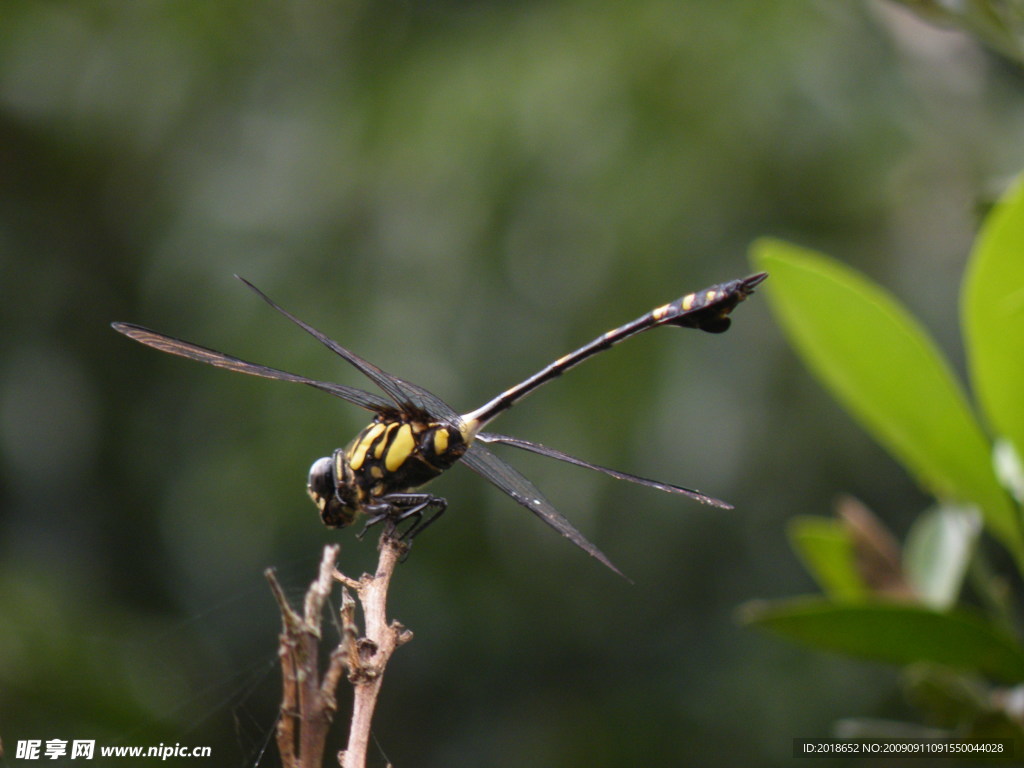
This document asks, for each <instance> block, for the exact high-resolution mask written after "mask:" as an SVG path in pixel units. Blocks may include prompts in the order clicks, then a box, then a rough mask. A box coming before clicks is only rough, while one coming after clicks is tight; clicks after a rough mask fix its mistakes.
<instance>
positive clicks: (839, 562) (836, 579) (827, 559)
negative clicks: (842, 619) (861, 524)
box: [789, 515, 868, 601]
mask: <svg viewBox="0 0 1024 768" xmlns="http://www.w3.org/2000/svg"><path fill="white" fill-rule="evenodd" d="M789 540H790V544H791V545H792V547H793V549H794V550H795V551H796V553H797V554H798V555H799V556H800V559H801V560H802V561H803V563H804V566H805V567H806V568H807V570H808V571H809V572H810V574H811V576H813V577H814V580H815V581H817V582H818V585H819V586H820V587H821V588H822V589H823V590H824V591H825V593H826V594H827V595H829V597H831V598H832V599H833V600H837V601H845V600H853V601H857V600H863V599H864V598H865V597H867V594H868V591H867V589H866V587H865V586H864V581H863V579H861V577H860V574H859V573H857V564H856V561H855V559H854V552H853V544H852V542H851V541H850V536H849V534H848V533H847V532H846V530H845V529H844V528H843V524H842V523H841V522H839V521H838V520H833V519H830V518H826V517H812V516H809V515H807V516H801V517H795V518H793V519H792V520H790V521H789Z"/></svg>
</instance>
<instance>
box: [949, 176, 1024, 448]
mask: <svg viewBox="0 0 1024 768" xmlns="http://www.w3.org/2000/svg"><path fill="white" fill-rule="evenodd" d="M962 310H963V313H962V321H963V326H964V338H965V342H966V345H967V361H968V366H969V368H970V374H971V385H972V387H973V388H974V391H975V393H976V395H977V398H978V403H979V405H980V406H981V410H982V413H984V415H985V419H986V420H987V422H988V424H989V426H990V427H991V428H992V430H993V431H994V432H995V433H996V434H997V435H999V436H1001V437H1004V438H1006V439H1008V440H1009V441H1010V442H1011V443H1012V444H1013V445H1014V447H1015V448H1016V450H1017V453H1018V454H1021V453H1024V395H1022V393H1024V183H1022V182H1018V183H1017V185H1016V186H1015V187H1014V188H1013V189H1012V190H1011V191H1010V192H1009V194H1007V195H1006V197H1005V198H1004V199H1003V200H1002V202H1000V203H999V205H997V206H996V207H995V208H994V209H993V210H992V212H991V213H990V214H989V216H988V217H987V218H986V220H985V224H984V227H983V228H982V231H981V235H980V236H979V237H978V241H977V244H976V245H975V248H974V252H973V253H972V254H971V260H970V263H969V264H968V267H967V274H966V276H965V278H964V286H963V295H962Z"/></svg>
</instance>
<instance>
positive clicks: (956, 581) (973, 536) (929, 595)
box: [903, 506, 981, 608]
mask: <svg viewBox="0 0 1024 768" xmlns="http://www.w3.org/2000/svg"><path fill="white" fill-rule="evenodd" d="M980 529H981V521H980V519H979V518H978V513H977V510H975V509H974V508H973V507H950V506H940V507H937V508H936V509H932V510H929V511H928V512H926V513H924V514H923V515H921V516H920V517H919V518H918V519H917V520H916V521H915V522H914V525H913V527H912V528H911V529H910V533H909V534H907V543H906V545H905V546H904V549H903V565H904V570H905V572H906V574H907V577H908V578H909V580H910V583H911V584H912V585H913V586H914V590H915V591H916V592H917V594H918V595H920V596H921V599H922V600H923V601H924V602H925V603H926V604H927V605H929V606H931V607H932V608H949V607H950V606H952V605H953V603H955V602H956V599H957V597H958V596H959V595H960V586H961V585H962V584H963V580H964V575H965V574H966V573H967V566H968V564H969V563H970V561H971V555H972V554H973V552H974V543H975V541H976V540H977V538H978V533H979V532H980Z"/></svg>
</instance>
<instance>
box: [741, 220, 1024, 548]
mask: <svg viewBox="0 0 1024 768" xmlns="http://www.w3.org/2000/svg"><path fill="white" fill-rule="evenodd" d="M753 260H754V262H755V264H756V266H757V268H759V269H763V270H766V271H767V272H769V273H770V274H771V279H770V280H769V281H768V282H767V283H765V292H766V294H767V296H768V300H769V302H770V304H771V306H772V309H773V310H774V312H775V314H776V316H777V318H778V319H779V322H780V324H781V325H782V327H783V329H784V330H785V332H786V334H787V335H788V336H789V339H790V341H791V342H792V343H793V345H794V346H795V347H796V349H797V351H798V352H799V353H800V354H801V355H802V356H803V358H804V361H805V362H806V363H807V365H808V366H809V367H810V368H811V370H812V371H814V372H815V373H816V374H817V376H818V377H819V378H820V379H821V381H822V382H823V383H824V384H825V386H826V387H827V388H828V389H829V390H830V391H831V392H832V393H833V395H835V397H836V398H837V399H838V400H839V401H840V402H841V403H842V404H843V405H844V406H845V407H846V408H847V410H849V411H850V413H851V414H853V415H854V416H855V417H856V418H857V419H858V420H859V421H860V422H861V424H862V425H863V426H864V427H865V428H866V429H867V430H868V431H869V432H870V433H871V434H872V435H873V436H874V438H875V439H876V440H877V441H878V442H879V443H880V444H881V445H883V446H884V447H885V448H886V449H887V450H888V451H889V452H890V453H891V454H892V455H893V456H894V457H895V458H896V459H897V460H898V461H900V462H901V463H902V464H903V465H904V466H905V467H906V468H907V469H908V470H909V471H910V472H911V473H912V474H913V475H914V476H915V477H916V478H917V479H918V481H919V482H920V483H921V484H922V485H923V486H925V487H926V488H927V489H928V490H929V491H931V492H932V493H933V494H934V495H935V496H937V497H938V498H939V499H940V500H943V501H962V502H973V503H975V504H977V505H978V506H979V507H980V508H981V509H982V511H983V514H984V517H985V522H986V524H987V525H988V526H989V527H990V528H991V530H992V532H993V533H994V534H995V535H996V536H998V537H999V538H1000V539H1001V540H1002V541H1003V542H1004V543H1005V544H1006V545H1007V546H1008V547H1009V548H1010V549H1011V550H1012V551H1013V552H1014V553H1015V554H1016V555H1017V556H1018V557H1022V556H1024V546H1022V539H1021V532H1020V527H1019V525H1018V521H1017V517H1016V512H1015V509H1014V506H1013V505H1012V504H1011V502H1010V500H1009V498H1008V497H1007V495H1006V493H1005V492H1004V491H1003V489H1002V487H1001V486H1000V485H999V483H998V481H997V480H996V477H995V474H994V472H993V470H992V464H991V461H990V455H989V454H990V446H989V444H988V441H987V440H986V438H985V435H984V434H983V433H982V430H981V428H980V426H979V425H978V423H977V420H976V419H975V418H974V414H973V413H972V411H971V408H970V406H969V405H968V402H967V399H966V397H965V395H964V392H963V390H962V388H961V387H960V385H959V383H958V382H957V381H956V379H955V378H954V377H953V374H952V372H951V371H950V368H949V365H948V364H947V362H946V360H945V358H944V357H943V356H942V355H941V354H940V352H939V351H938V349H937V348H936V346H935V344H934V343H933V342H932V340H931V338H930V337H929V335H928V334H927V333H926V332H925V330H924V329H923V328H922V327H921V326H920V325H919V324H918V323H917V321H916V320H915V319H914V318H913V317H912V316H911V315H910V314H909V313H908V312H907V311H906V310H905V309H904V308H903V307H902V306H901V305H900V304H899V303H898V302H897V301H896V300H895V299H894V298H893V297H892V296H891V295H890V294H889V293H887V292H886V291H885V290H883V289H882V288H880V287H879V286H877V285H876V284H874V283H872V282H871V281H869V280H868V279H867V278H865V277H864V276H863V275H861V274H859V273H857V272H855V271H854V270H852V269H850V268H849V267H846V266H844V265H842V264H840V263H839V262H836V261H834V260H832V259H829V258H827V257H826V256H823V255H821V254H818V253H815V252H812V251H808V250H805V249H802V248H798V247H796V246H793V245H789V244H787V243H782V242H779V241H775V240H761V241H758V242H757V243H756V244H755V246H754V252H753Z"/></svg>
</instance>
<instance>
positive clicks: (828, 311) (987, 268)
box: [745, 182, 1024, 740]
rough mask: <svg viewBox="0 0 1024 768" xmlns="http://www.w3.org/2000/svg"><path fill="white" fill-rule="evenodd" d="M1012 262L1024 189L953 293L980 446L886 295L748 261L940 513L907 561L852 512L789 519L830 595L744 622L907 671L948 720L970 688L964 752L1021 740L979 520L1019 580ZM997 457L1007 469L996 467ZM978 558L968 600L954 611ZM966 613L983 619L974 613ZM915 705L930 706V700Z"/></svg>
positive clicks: (924, 344)
mask: <svg viewBox="0 0 1024 768" xmlns="http://www.w3.org/2000/svg"><path fill="white" fill-rule="evenodd" d="M1022 252H1024V184H1022V183H1021V182H1018V183H1017V184H1016V185H1014V188H1013V189H1012V190H1011V191H1010V192H1009V193H1008V194H1007V195H1006V197H1005V198H1004V200H1002V201H1001V202H1000V203H999V204H998V205H997V206H996V207H995V208H993V210H992V211H991V212H990V213H989V215H988V216H987V218H986V221H985V223H984V226H983V227H982V230H981V233H980V235H979V237H978V242H977V244H976V245H975V248H974V250H973V253H972V256H971V259H970V261H969V263H968V265H967V277H966V279H965V281H964V286H963V290H962V307H961V314H962V319H963V325H964V332H965V343H966V345H967V347H968V355H967V359H968V362H969V364H970V374H971V381H972V383H973V385H974V390H975V391H976V392H978V393H979V396H980V400H981V404H982V406H983V407H982V408H981V409H980V410H981V411H982V412H983V413H984V414H985V415H986V416H987V421H988V422H989V424H990V426H991V432H992V434H993V435H994V439H989V438H987V437H986V436H985V435H984V432H983V430H982V427H981V425H980V423H979V422H978V421H977V419H976V417H975V415H974V411H973V408H972V407H971V405H970V404H969V403H968V401H967V398H966V397H965V395H964V394H963V392H962V389H961V387H960V385H959V384H958V382H957V381H956V380H955V378H954V376H953V374H952V372H951V370H950V366H949V365H948V363H947V362H946V360H945V358H944V356H943V355H942V354H941V352H939V350H938V348H937V346H936V345H935V344H934V342H933V341H932V340H931V338H930V337H929V336H928V334H927V332H926V331H925V330H924V329H923V328H922V327H920V326H919V325H918V324H917V323H916V321H915V320H914V318H913V317H912V316H911V315H910V314H909V313H908V312H907V311H906V310H905V309H904V308H903V307H902V305H900V304H899V302H898V301H897V300H896V299H895V298H894V297H892V296H890V295H888V294H887V293H886V292H885V291H884V290H882V289H881V288H880V287H879V286H877V285H875V284H874V283H872V282H871V281H870V280H868V279H867V278H865V277H864V276H863V275H860V274H858V273H856V272H855V271H853V270H852V269H850V268H849V267H845V266H843V265H840V264H839V263H837V262H834V261H832V260H831V259H829V258H828V257H826V256H823V255H821V254H816V253H812V252H810V251H808V250H806V249H803V248H798V247H796V246H792V245H789V244H787V243H784V242H781V241H767V240H766V241H762V242H760V243H758V244H756V245H755V247H754V254H753V261H754V264H755V265H756V267H757V268H759V269H765V270H769V271H770V272H771V273H772V278H773V283H772V285H771V287H769V288H768V289H767V290H768V295H769V297H770V299H771V304H772V306H773V308H774V309H775V312H776V314H777V316H778V317H779V320H780V323H781V325H782V327H783V329H784V330H785V331H786V334H787V335H788V336H789V338H790V340H791V341H792V343H793V345H794V347H795V348H796V349H797V350H798V351H799V353H800V354H801V356H802V357H803V358H804V359H805V361H806V362H807V364H808V366H809V367H810V368H811V370H813V371H814V372H815V373H816V374H817V375H818V378H820V379H821V381H822V383H823V384H824V385H825V386H826V387H827V388H828V389H829V390H830V391H831V392H832V394H833V395H834V396H835V397H836V399H837V400H839V402H840V403H842V404H843V405H844V406H845V407H846V408H847V409H848V410H849V411H850V413H851V414H852V415H853V416H854V417H855V418H857V419H858V420H859V421H860V422H861V423H862V425H863V426H864V427H865V429H866V430H867V431H868V432H869V433H870V434H871V435H872V436H873V437H874V438H875V439H876V440H877V441H878V442H879V443H880V444H881V445H882V446H884V447H885V448H886V449H887V450H888V451H889V452H890V453H891V454H892V455H893V457H894V458H896V459H897V460H898V461H900V462H901V463H902V464H903V465H904V466H905V467H906V468H907V470H908V471H909V472H910V473H911V474H912V475H914V476H915V477H916V478H917V479H918V481H919V482H920V483H921V485H922V486H923V487H924V488H926V489H927V490H928V491H929V492H930V493H931V494H933V495H934V496H935V497H936V501H937V505H938V506H937V507H936V508H935V509H933V510H929V511H926V513H925V514H924V515H922V517H921V519H920V520H919V521H918V523H917V524H916V525H915V526H914V527H912V528H911V530H910V533H909V534H908V537H907V545H906V548H905V551H904V553H902V556H901V553H900V551H899V547H898V545H896V544H895V543H894V542H893V540H892V537H891V536H890V535H889V534H888V532H887V531H885V527H884V525H882V524H881V523H880V522H878V521H876V520H874V518H873V517H872V516H871V513H870V512H868V511H866V510H863V509H862V508H853V509H851V508H850V506H849V504H847V505H846V507H845V508H843V507H841V508H840V509H839V510H838V511H839V518H840V519H839V520H836V521H832V520H827V519H824V518H813V517H801V518H797V519H796V520H794V522H793V524H792V525H791V531H792V536H793V541H794V545H795V547H796V549H797V552H798V553H799V554H800V555H801V557H802V559H803V560H804V562H805V563H806V564H807V566H808V568H809V570H810V571H811V573H812V575H814V577H815V578H816V579H817V581H818V582H819V584H820V585H821V586H822V587H823V589H824V591H825V593H826V596H825V597H823V598H817V599H806V598H801V599H790V600H784V601H777V602H775V603H771V604H763V603H762V604H757V603H754V604H750V605H748V606H747V608H746V610H745V614H746V616H747V619H748V620H749V621H751V622H753V623H755V624H757V625H760V626H763V627H766V628H769V629H772V630H774V631H776V632H779V633H781V634H783V635H786V636H789V637H792V638H795V639H797V640H799V641H801V642H803V643H806V644H808V645H811V646H813V647H818V648H824V649H828V650H836V651H840V652H844V653H849V654H851V655H854V656H862V657H866V658H870V659H877V660H882V661H888V662H893V663H898V664H904V665H914V667H913V669H914V672H913V674H915V675H918V676H922V677H926V678H927V679H928V680H929V682H930V685H931V688H932V689H933V691H934V692H938V693H941V694H943V695H942V696H941V697H940V702H941V703H942V707H941V708H942V709H945V708H946V702H947V701H948V700H949V699H950V698H954V697H955V692H957V691H960V690H962V689H963V688H964V687H966V686H973V687H974V688H975V689H977V690H978V691H979V694H980V695H978V696H977V697H975V699H974V701H975V705H974V706H966V705H965V706H961V707H960V708H959V709H960V711H959V712H958V713H957V716H956V717H955V718H946V720H947V722H946V723H945V725H946V727H948V728H949V729H950V731H949V734H950V736H951V737H956V738H961V739H967V738H991V737H999V736H1003V735H1006V734H1007V733H1009V735H1011V736H1012V737H1013V738H1015V739H1017V740H1020V738H1021V737H1022V736H1024V725H1022V723H1021V718H1020V715H1019V712H1018V710H1017V707H1016V706H1015V705H1014V704H1012V703H1011V702H1012V701H1013V699H1014V698H1015V697H1016V696H1017V695H1018V693H1017V691H1018V690H1019V686H1020V683H1021V680H1022V679H1024V647H1022V643H1021V639H1020V616H1019V615H1018V611H1017V609H1016V605H1017V604H1019V602H1020V600H1019V598H1016V596H1015V595H1012V594H1007V585H1008V584H1011V583H1016V584H1019V578H1017V579H1013V580H1011V579H1008V578H1007V576H1005V575H999V574H997V573H996V572H995V571H994V570H993V569H992V568H991V567H990V566H988V556H987V555H986V554H985V552H984V550H979V549H977V543H978V536H977V534H978V526H977V524H976V522H975V521H976V520H978V519H980V520H982V521H984V527H985V528H986V529H987V530H988V531H989V532H990V533H991V534H992V535H993V536H994V537H995V538H997V539H998V540H999V541H1000V542H1001V543H1002V544H1003V546H1005V547H1006V549H1007V550H1009V552H1010V554H1011V555H1012V558H1013V561H1014V563H1015V564H1016V566H1017V575H1018V577H1019V575H1020V573H1021V572H1022V571H1024V526H1022V515H1021V504H1022V503H1024V496H1022V495H1021V494H1020V493H1019V489H1021V488H1024V471H1022V466H1024V465H1022V462H1021V459H1020V457H1021V451H1022V449H1024V433H1022V432H1021V431H1020V430H1019V429H1018V428H1017V427H1018V426H1019V425H1020V424H1021V423H1022V420H1024V400H1022V399H1021V397H1020V394H1021V391H1022V389H1021V387H1020V386H1019V385H1020V383H1021V375H1022V373H1021V372H1022V368H1024V366H1022V365H1021V359H1022V358H1021V355H1020V351H1021V350H1022V349H1024V320H1022V317H1024V312H1022V308H1024V303H1022V299H1024V272H1022V269H1021V253H1022ZM997 445H999V446H1000V448H999V449H997V447H996V446H997ZM1000 453H1002V455H1003V456H1004V457H1006V458H1008V459H1009V461H1006V460H1003V461H1000V459H999V455H1000ZM901 561H902V562H901ZM972 561H973V562H974V566H975V567H974V569H973V573H974V575H975V578H974V579H973V585H972V586H973V588H974V592H975V595H976V596H975V597H974V598H973V600H972V601H971V603H968V602H967V601H966V600H964V601H963V604H961V590H962V586H963V581H964V577H965V576H966V575H967V574H968V573H969V572H971V564H972ZM978 593H980V595H978ZM979 597H980V600H979V599H978V598H979ZM972 603H973V604H975V605H977V604H978V603H980V604H981V606H983V607H985V608H988V609H989V610H988V611H987V612H985V613H980V612H977V609H976V608H972V607H970V605H971V604H972ZM922 666H925V667H927V668H928V669H929V672H928V674H927V675H922V672H921V667H922ZM932 667H937V668H941V669H942V673H941V674H936V672H935V670H933V669H932ZM953 670H955V671H958V672H960V673H963V674H965V675H966V677H964V678H959V677H956V676H953V675H952V674H950V672H951V671H953ZM986 681H993V682H994V683H998V684H1002V685H1003V686H1004V687H996V686H995V685H991V684H990V685H989V686H988V690H987V691H985V684H986ZM931 698H934V697H931ZM924 703H925V706H926V709H931V710H934V709H935V706H934V702H932V701H928V699H927V698H926V699H925V700H924ZM993 715H995V716H998V717H997V725H996V726H995V727H996V728H997V731H994V730H993V721H992V717H991V716H993ZM878 735H880V736H881V735H882V734H878Z"/></svg>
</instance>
